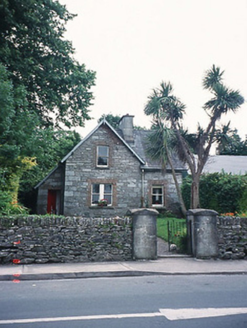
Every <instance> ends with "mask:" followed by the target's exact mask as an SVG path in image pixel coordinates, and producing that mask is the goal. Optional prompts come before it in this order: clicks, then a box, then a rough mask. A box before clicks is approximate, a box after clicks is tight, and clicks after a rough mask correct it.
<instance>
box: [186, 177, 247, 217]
mask: <svg viewBox="0 0 247 328" xmlns="http://www.w3.org/2000/svg"><path fill="white" fill-rule="evenodd" d="M191 181H192V180H191V176H187V177H186V178H185V179H184V181H183V185H182V194H183V197H184V201H185V206H186V207H187V208H189V207H190V188H191ZM200 206H201V208H208V209H213V210H215V211H217V212H219V213H226V212H234V213H235V212H239V211H240V212H241V211H242V212H244V211H246V210H247V175H233V174H228V173H224V172H222V173H212V174H203V175H202V176H201V179H200Z"/></svg>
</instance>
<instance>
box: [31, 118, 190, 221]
mask: <svg viewBox="0 0 247 328" xmlns="http://www.w3.org/2000/svg"><path fill="white" fill-rule="evenodd" d="M133 117H134V116H132V115H125V116H123V117H122V118H121V120H120V122H119V128H118V129H114V128H113V127H112V126H111V125H110V124H109V123H108V122H107V121H106V120H102V121H101V122H100V123H99V124H98V126H96V128H95V129H94V130H92V131H91V133H89V134H88V135H87V136H86V137H85V138H84V139H83V140H81V141H80V142H79V143H78V144H77V145H76V146H75V147H74V148H73V149H72V150H71V151H70V152H69V153H68V154H67V155H66V156H65V157H64V158H63V159H62V160H61V162H60V163H59V164H58V165H57V167H55V168H54V169H53V170H52V171H51V172H50V173H49V174H48V175H47V176H46V177H45V178H44V179H43V180H42V181H41V182H40V183H38V184H37V185H36V186H35V188H36V189H37V191H38V195H37V213H38V214H46V213H56V214H63V215H66V216H86V217H99V216H101V217H112V216H122V215H125V214H126V212H127V211H128V209H131V208H132V209H133V208H139V207H152V208H156V209H158V210H162V209H168V210H171V211H178V209H179V203H178V197H177V193H176V188H175V184H174V180H173V177H172V174H171V170H170V169H169V167H167V168H166V170H165V171H164V170H162V167H161V165H160V163H158V162H154V161H153V160H151V159H150V158H148V156H147V154H146V152H145V149H146V145H147V136H148V134H149V133H150V131H147V130H136V129H134V128H133ZM173 161H174V166H175V169H176V175H177V178H178V181H179V183H181V182H182V177H183V175H184V174H186V169H185V168H184V165H183V164H182V163H181V162H180V161H178V159H176V157H174V158H173Z"/></svg>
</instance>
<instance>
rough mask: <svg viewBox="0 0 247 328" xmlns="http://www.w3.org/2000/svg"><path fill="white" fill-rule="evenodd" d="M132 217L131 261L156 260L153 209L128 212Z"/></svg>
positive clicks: (154, 212)
mask: <svg viewBox="0 0 247 328" xmlns="http://www.w3.org/2000/svg"><path fill="white" fill-rule="evenodd" d="M128 214H129V215H130V216H132V217H133V259H138V260H139V259H145V260H153V259H157V224H156V219H157V215H158V214H159V213H158V211H156V210H155V209H149V208H139V209H133V210H129V212H128Z"/></svg>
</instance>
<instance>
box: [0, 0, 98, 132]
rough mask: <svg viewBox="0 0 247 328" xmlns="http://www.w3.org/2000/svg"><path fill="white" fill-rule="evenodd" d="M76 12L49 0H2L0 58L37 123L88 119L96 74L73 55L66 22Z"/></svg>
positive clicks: (79, 122) (71, 123)
mask: <svg viewBox="0 0 247 328" xmlns="http://www.w3.org/2000/svg"><path fill="white" fill-rule="evenodd" d="M74 16H75V15H72V14H70V13H69V12H68V11H67V10H66V7H65V6H62V5H61V4H59V2H57V1H53V0H39V1H34V0H2V1H1V3H0V62H1V63H2V64H3V65H4V66H5V67H6V68H7V69H8V72H9V73H10V79H11V81H12V83H13V86H14V88H18V87H24V88H25V90H26V91H27V101H28V107H27V108H28V111H29V112H31V113H36V114H37V115H38V118H39V125H40V126H45V127H47V126H53V125H56V126H58V125H59V124H60V123H63V124H65V125H66V126H67V127H71V126H76V125H79V126H83V124H84V121H85V120H87V119H89V118H90V117H89V114H88V107H89V105H90V104H91V101H92V98H93V96H92V93H91V92H90V88H91V87H92V86H93V85H94V79H95V73H94V72H92V71H90V70H86V68H85V65H80V64H79V63H78V62H77V61H76V60H75V59H74V58H73V57H72V56H73V53H74V49H73V47H72V44H71V43H70V42H69V41H67V40H65V39H64V32H65V24H66V23H67V22H68V21H69V20H71V19H72V18H73V17H74Z"/></svg>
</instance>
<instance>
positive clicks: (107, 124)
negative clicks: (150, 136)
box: [61, 119, 145, 165]
mask: <svg viewBox="0 0 247 328" xmlns="http://www.w3.org/2000/svg"><path fill="white" fill-rule="evenodd" d="M102 125H106V126H108V128H109V129H110V130H111V131H112V132H113V133H114V134H115V135H116V136H117V137H118V138H119V139H120V140H121V141H122V143H123V144H124V145H125V146H126V147H127V148H128V149H129V150H130V151H131V152H132V154H133V155H134V156H135V157H136V158H137V159H138V160H139V161H140V163H141V164H143V165H145V160H144V159H143V158H142V157H140V156H139V155H138V154H137V153H136V152H135V150H134V149H133V148H132V147H131V146H130V145H129V144H128V143H127V142H126V141H125V140H124V139H123V137H122V136H121V135H120V134H119V133H118V132H117V131H116V130H115V129H114V128H113V127H112V126H111V125H110V124H109V123H108V122H107V120H105V119H103V120H102V121H101V122H100V123H99V124H98V125H97V126H96V127H95V128H94V129H93V130H92V131H91V132H90V133H89V134H88V135H87V136H86V137H85V138H84V139H82V140H81V141H80V142H79V143H78V144H77V145H76V146H75V147H74V148H73V149H72V150H71V151H70V152H69V153H68V154H67V155H66V156H65V157H64V158H63V159H62V160H61V163H64V162H65V161H66V160H67V159H68V158H69V157H70V156H71V155H72V154H73V153H74V152H75V150H76V149H77V148H79V147H80V146H81V145H82V144H83V143H84V142H85V141H86V140H88V139H89V138H90V137H91V136H92V135H93V134H94V133H95V132H96V131H97V130H98V129H99V128H100V127H101V126H102Z"/></svg>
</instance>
